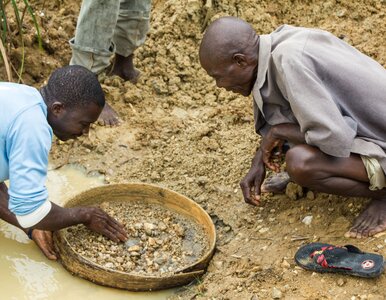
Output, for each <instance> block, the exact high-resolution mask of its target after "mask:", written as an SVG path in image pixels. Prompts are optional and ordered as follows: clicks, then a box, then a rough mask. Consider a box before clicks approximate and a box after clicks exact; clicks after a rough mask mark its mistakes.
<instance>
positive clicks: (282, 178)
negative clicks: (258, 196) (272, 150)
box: [261, 172, 290, 193]
mask: <svg viewBox="0 0 386 300" xmlns="http://www.w3.org/2000/svg"><path fill="white" fill-rule="evenodd" d="M288 182H290V178H289V175H288V173H287V172H280V173H278V174H275V175H273V176H271V177H268V178H267V179H266V180H265V181H264V183H263V185H262V186H261V191H262V192H264V193H284V192H285V188H286V187H287V184H288Z"/></svg>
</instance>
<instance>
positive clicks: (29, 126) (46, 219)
mask: <svg viewBox="0 0 386 300" xmlns="http://www.w3.org/2000/svg"><path fill="white" fill-rule="evenodd" d="M104 105H105V98H104V94H103V90H102V88H101V86H100V84H99V82H98V80H97V78H96V76H95V75H94V74H93V73H92V72H90V71H88V70H87V69H86V68H83V67H81V66H68V67H64V68H61V69H58V70H56V71H55V72H54V73H53V74H52V75H51V77H50V79H49V81H48V83H47V85H46V86H44V87H43V88H42V89H41V90H40V91H38V90H36V89H35V88H33V87H29V86H26V85H22V84H15V83H5V82H2V83H0V218H1V219H3V220H5V221H7V222H9V223H11V224H13V225H15V226H18V227H19V228H22V229H24V231H25V232H27V233H29V235H30V236H32V238H33V239H34V240H35V242H36V243H37V244H38V246H39V247H40V248H41V249H42V250H43V252H44V254H45V255H46V256H47V257H48V258H51V259H55V258H56V256H55V253H54V252H53V249H52V246H51V245H52V243H51V231H54V230H58V229H61V228H65V227H68V226H72V225H75V224H80V223H83V224H84V225H86V226H87V227H88V228H90V229H91V230H93V231H95V232H98V233H101V234H104V235H105V236H107V237H109V238H110V239H112V240H114V241H116V242H118V241H124V240H126V238H127V234H126V232H125V230H124V229H123V226H122V225H121V224H119V223H118V222H117V221H115V220H114V219H113V218H111V217H110V216H109V215H107V214H106V213H105V212H104V211H102V210H100V209H98V208H95V207H76V208H62V207H59V206H57V205H56V204H54V203H52V202H50V201H49V200H48V193H47V189H46V187H45V181H46V177H47V165H48V154H49V151H50V148H51V142H52V134H55V135H56V136H57V137H58V138H59V139H60V140H63V141H65V140H68V139H73V138H77V137H79V136H81V135H83V134H86V133H88V130H89V128H90V124H91V123H93V122H95V121H96V120H97V119H98V117H99V115H100V113H101V111H102V109H103V107H104ZM7 179H9V182H10V187H9V189H7V187H6V185H5V183H4V181H5V180H7ZM34 229H40V230H34Z"/></svg>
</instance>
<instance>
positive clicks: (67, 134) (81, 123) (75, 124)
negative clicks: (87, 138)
mask: <svg viewBox="0 0 386 300" xmlns="http://www.w3.org/2000/svg"><path fill="white" fill-rule="evenodd" d="M55 105H56V106H55ZM48 109H49V117H48V122H49V124H50V125H51V127H52V130H53V132H54V134H55V135H56V136H57V137H58V138H59V139H60V140H62V141H67V140H69V139H75V138H77V137H80V136H81V135H83V134H87V133H88V131H89V129H90V125H91V123H94V122H95V121H96V120H97V119H98V117H99V115H100V113H101V112H102V108H101V107H99V106H98V105H96V104H94V103H91V104H89V105H87V106H80V107H74V108H68V109H66V108H65V107H64V106H63V105H62V104H61V103H60V102H55V103H54V104H52V106H50V107H49V108H48Z"/></svg>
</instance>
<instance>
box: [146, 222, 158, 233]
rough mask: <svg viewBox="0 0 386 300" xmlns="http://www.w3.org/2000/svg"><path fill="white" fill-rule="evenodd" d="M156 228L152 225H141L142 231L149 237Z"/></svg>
mask: <svg viewBox="0 0 386 300" xmlns="http://www.w3.org/2000/svg"><path fill="white" fill-rule="evenodd" d="M156 228H157V226H155V225H154V224H152V223H143V229H144V230H145V232H146V234H148V235H151V234H152V233H153V230H155V229H156Z"/></svg>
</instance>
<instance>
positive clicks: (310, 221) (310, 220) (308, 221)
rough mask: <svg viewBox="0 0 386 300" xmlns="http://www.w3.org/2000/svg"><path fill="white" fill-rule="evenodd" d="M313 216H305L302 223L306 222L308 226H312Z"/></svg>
mask: <svg viewBox="0 0 386 300" xmlns="http://www.w3.org/2000/svg"><path fill="white" fill-rule="evenodd" d="M312 218H313V217H312V216H305V217H304V218H303V220H302V223H304V224H305V225H307V226H310V225H311V223H312Z"/></svg>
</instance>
